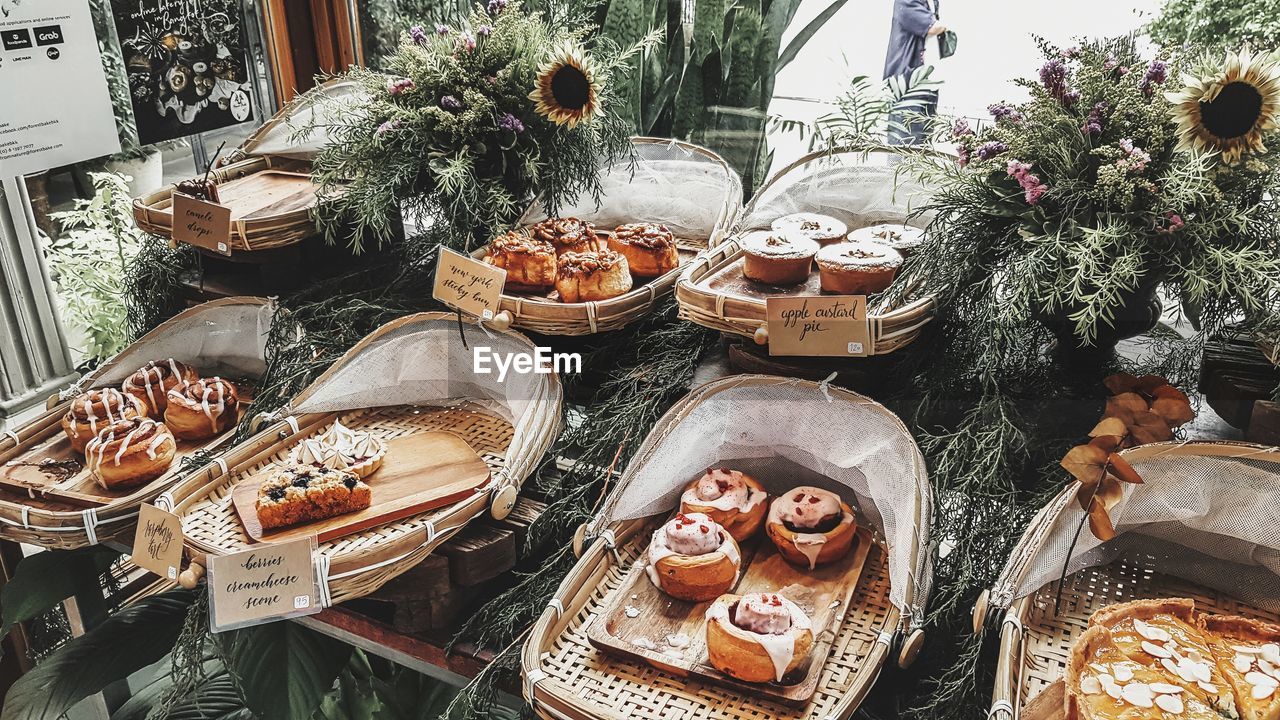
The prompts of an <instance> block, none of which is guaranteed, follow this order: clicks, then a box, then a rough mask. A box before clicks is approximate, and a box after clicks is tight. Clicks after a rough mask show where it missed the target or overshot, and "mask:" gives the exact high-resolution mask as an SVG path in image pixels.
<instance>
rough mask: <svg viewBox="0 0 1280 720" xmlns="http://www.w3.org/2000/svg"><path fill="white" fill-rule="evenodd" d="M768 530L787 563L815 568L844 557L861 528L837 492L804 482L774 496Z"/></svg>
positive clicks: (765, 526) (770, 507) (765, 524)
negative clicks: (809, 485) (808, 485)
mask: <svg viewBox="0 0 1280 720" xmlns="http://www.w3.org/2000/svg"><path fill="white" fill-rule="evenodd" d="M764 529H765V532H766V533H767V534H768V535H769V539H770V540H772V541H773V544H774V545H775V546H777V548H778V553H779V554H780V555H782V557H783V558H785V559H786V560H787V562H789V563H791V564H792V565H798V566H800V567H808V568H809V569H810V570H812V569H814V568H815V567H818V566H819V565H827V564H829V563H833V562H835V561H836V560H839V559H840V558H842V557H844V556H845V553H847V552H849V548H850V547H852V546H853V538H854V535H856V534H857V529H858V527H857V525H856V524H855V523H854V517H853V509H852V508H850V507H849V506H848V505H846V504H845V503H844V502H842V501H841V500H840V498H839V497H838V496H837V495H836V494H835V493H831V492H827V491H826V490H823V489H821V488H816V487H807V486H803V485H802V486H800V487H798V488H794V489H792V490H789V491H787V492H786V493H783V494H782V495H779V496H778V497H776V498H774V500H773V502H772V503H771V504H770V505H769V517H768V518H767V519H766V520H765V523H764Z"/></svg>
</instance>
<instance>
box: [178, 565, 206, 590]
mask: <svg viewBox="0 0 1280 720" xmlns="http://www.w3.org/2000/svg"><path fill="white" fill-rule="evenodd" d="M203 577H204V566H203V565H201V564H199V563H194V562H193V563H191V564H190V565H188V566H187V569H186V570H183V571H182V572H180V573H178V584H179V585H181V586H182V587H183V588H185V589H187V590H195V589H196V586H198V585H199V584H200V580H201V579H202V578H203Z"/></svg>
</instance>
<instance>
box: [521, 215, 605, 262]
mask: <svg viewBox="0 0 1280 720" xmlns="http://www.w3.org/2000/svg"><path fill="white" fill-rule="evenodd" d="M529 236H530V237H532V238H533V239H534V240H541V241H543V242H549V243H551V246H552V247H554V248H555V249H556V255H563V254H565V253H570V252H593V251H595V250H599V249H600V237H599V236H598V235H596V228H595V226H594V225H592V224H591V223H589V222H587V221H586V220H579V219H578V218H575V217H569V218H549V219H547V220H543V221H542V222H540V223H538V224H536V225H531V226H530V227H529Z"/></svg>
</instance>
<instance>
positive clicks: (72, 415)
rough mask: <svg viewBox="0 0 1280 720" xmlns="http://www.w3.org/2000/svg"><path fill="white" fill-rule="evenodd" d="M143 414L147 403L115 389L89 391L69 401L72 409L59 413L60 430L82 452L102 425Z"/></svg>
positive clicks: (72, 445) (142, 415)
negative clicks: (61, 414) (62, 413)
mask: <svg viewBox="0 0 1280 720" xmlns="http://www.w3.org/2000/svg"><path fill="white" fill-rule="evenodd" d="M146 414H147V406H146V405H145V404H144V403H142V402H141V401H140V400H138V399H137V398H135V397H134V396H132V395H126V394H124V393H123V392H120V391H119V390H117V389H115V388H100V389H98V390H90V391H89V392H87V393H85V394H83V395H81V396H79V397H77V398H76V399H75V400H72V401H71V408H70V409H69V410H67V414H66V415H63V416H62V431H63V432H64V433H66V434H67V438H68V439H70V440H71V447H72V448H74V449H75V451H76V452H81V453H82V452H84V446H85V445H87V444H88V442H89V441H90V440H92V439H93V438H94V436H96V435H97V434H98V431H99V430H101V429H102V428H104V427H106V426H108V425H110V424H111V423H113V422H115V421H117V420H129V419H131V418H136V417H144V416H145V415H146Z"/></svg>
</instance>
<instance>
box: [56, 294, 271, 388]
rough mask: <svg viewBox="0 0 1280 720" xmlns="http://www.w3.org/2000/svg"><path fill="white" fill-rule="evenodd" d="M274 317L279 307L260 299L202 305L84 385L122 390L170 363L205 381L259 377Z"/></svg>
mask: <svg viewBox="0 0 1280 720" xmlns="http://www.w3.org/2000/svg"><path fill="white" fill-rule="evenodd" d="M274 315H275V306H274V305H273V304H272V303H271V302H269V301H267V300H264V299H261V298H241V299H236V298H233V299H228V300H215V301H213V302H210V303H205V304H203V305H198V306H196V307H194V308H191V309H190V310H187V311H185V312H182V313H180V314H178V315H176V316H174V317H173V318H172V319H170V320H168V321H166V322H165V323H163V324H162V325H160V326H159V327H157V328H156V329H155V330H152V331H151V332H149V333H147V334H146V335H144V336H143V337H141V338H139V339H138V340H137V342H134V343H132V344H131V345H129V347H127V348H125V349H124V350H122V351H121V352H120V354H118V355H116V356H115V357H113V358H111V359H110V360H108V361H107V362H105V363H103V364H102V366H101V367H99V368H98V370H97V371H95V372H94V373H93V374H92V375H89V376H88V377H86V378H85V379H84V380H83V381H81V383H80V385H81V386H82V387H86V388H87V387H103V386H106V385H119V384H120V383H121V382H123V381H124V379H125V378H127V377H129V376H130V375H132V374H133V373H134V372H135V371H136V370H137V369H138V368H140V367H142V366H143V365H146V364H147V363H148V362H150V361H152V360H163V359H166V358H173V359H175V360H180V361H182V362H184V363H186V364H188V365H190V366H192V367H194V368H196V369H197V370H199V371H200V372H202V373H204V374H207V375H212V374H218V375H224V376H228V377H249V378H258V377H261V376H262V374H263V373H264V372H265V371H266V369H267V360H266V347H267V333H268V332H270V330H271V321H272V318H273V317H274Z"/></svg>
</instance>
